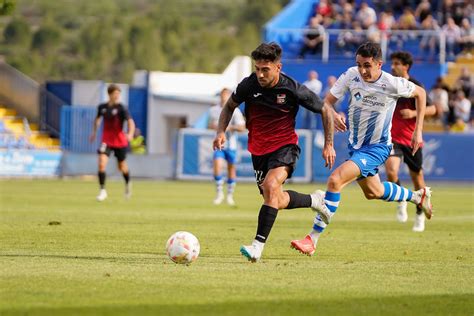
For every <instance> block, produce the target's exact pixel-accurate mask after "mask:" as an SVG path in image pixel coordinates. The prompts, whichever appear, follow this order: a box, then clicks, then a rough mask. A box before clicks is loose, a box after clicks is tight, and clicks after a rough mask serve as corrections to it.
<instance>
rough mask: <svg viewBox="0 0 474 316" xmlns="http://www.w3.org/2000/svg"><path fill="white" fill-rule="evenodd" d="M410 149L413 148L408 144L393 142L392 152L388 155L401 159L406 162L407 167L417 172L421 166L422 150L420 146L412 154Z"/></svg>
mask: <svg viewBox="0 0 474 316" xmlns="http://www.w3.org/2000/svg"><path fill="white" fill-rule="evenodd" d="M412 151H413V150H412V149H411V147H410V146H405V145H401V144H397V143H393V148H392V152H391V153H390V156H395V157H399V158H400V159H402V160H403V162H404V163H406V164H407V166H408V169H410V170H411V171H413V172H416V173H418V172H420V170H421V169H422V168H423V152H422V150H421V148H420V149H418V150H417V151H416V153H415V155H414V156H413V155H412V154H411V152H412Z"/></svg>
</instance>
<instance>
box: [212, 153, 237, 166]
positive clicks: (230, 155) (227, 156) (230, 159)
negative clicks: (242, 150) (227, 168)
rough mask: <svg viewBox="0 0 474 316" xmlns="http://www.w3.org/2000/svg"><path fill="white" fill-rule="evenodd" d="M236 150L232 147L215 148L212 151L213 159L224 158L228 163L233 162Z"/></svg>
mask: <svg viewBox="0 0 474 316" xmlns="http://www.w3.org/2000/svg"><path fill="white" fill-rule="evenodd" d="M236 156H237V151H236V150H232V149H224V150H216V151H214V157H213V159H214V160H216V159H225V160H226V161H227V162H228V163H230V164H232V165H233V164H235V161H236Z"/></svg>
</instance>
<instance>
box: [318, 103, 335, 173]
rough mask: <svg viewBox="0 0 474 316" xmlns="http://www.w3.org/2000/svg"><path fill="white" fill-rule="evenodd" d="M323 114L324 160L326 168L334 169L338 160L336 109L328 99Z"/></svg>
mask: <svg viewBox="0 0 474 316" xmlns="http://www.w3.org/2000/svg"><path fill="white" fill-rule="evenodd" d="M321 114H322V117H323V126H324V148H323V158H324V160H325V161H326V167H328V168H329V169H332V167H333V166H334V162H335V160H336V151H335V150H334V107H333V105H332V104H331V103H330V102H328V101H327V99H325V100H324V105H323V109H322V113H321Z"/></svg>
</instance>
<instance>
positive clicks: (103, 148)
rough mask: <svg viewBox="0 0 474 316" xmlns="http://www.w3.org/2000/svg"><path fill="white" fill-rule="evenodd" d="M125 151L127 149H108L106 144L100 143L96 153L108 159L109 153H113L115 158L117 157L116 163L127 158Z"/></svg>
mask: <svg viewBox="0 0 474 316" xmlns="http://www.w3.org/2000/svg"><path fill="white" fill-rule="evenodd" d="M127 149H128V147H110V146H108V145H107V144H106V143H102V144H100V147H99V149H97V153H98V154H99V155H107V157H109V156H110V153H111V152H112V151H113V152H114V155H115V157H117V161H118V162H122V161H124V160H125V158H127Z"/></svg>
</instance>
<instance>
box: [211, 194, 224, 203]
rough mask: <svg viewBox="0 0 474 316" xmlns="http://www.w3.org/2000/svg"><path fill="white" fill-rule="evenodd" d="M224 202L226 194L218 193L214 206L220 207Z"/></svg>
mask: <svg viewBox="0 0 474 316" xmlns="http://www.w3.org/2000/svg"><path fill="white" fill-rule="evenodd" d="M222 201H224V193H223V192H218V193H217V195H216V198H215V199H214V201H213V203H214V205H219V204H221V203H222Z"/></svg>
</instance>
